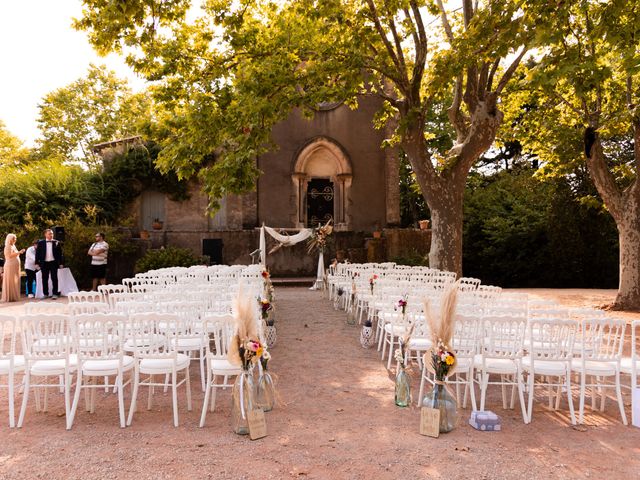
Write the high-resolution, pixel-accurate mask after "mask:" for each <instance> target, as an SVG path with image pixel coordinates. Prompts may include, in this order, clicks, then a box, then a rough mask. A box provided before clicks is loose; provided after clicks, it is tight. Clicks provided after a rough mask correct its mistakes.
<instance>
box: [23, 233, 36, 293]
mask: <svg viewBox="0 0 640 480" xmlns="http://www.w3.org/2000/svg"><path fill="white" fill-rule="evenodd" d="M36 245H38V240H34V241H33V243H32V244H31V246H30V247H29V248H27V254H26V255H25V257H24V271H25V272H26V273H27V288H26V289H25V291H26V293H27V297H29V298H33V297H35V296H36V270H37V269H38V267H37V265H36Z"/></svg>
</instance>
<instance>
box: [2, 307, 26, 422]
mask: <svg viewBox="0 0 640 480" xmlns="http://www.w3.org/2000/svg"><path fill="white" fill-rule="evenodd" d="M17 325H18V319H17V318H16V317H14V316H13V315H0V376H5V375H6V376H7V383H6V384H0V388H6V389H7V391H8V400H9V427H10V428H13V427H15V426H16V418H15V389H16V387H19V385H20V384H19V383H16V382H15V376H16V374H17V373H20V372H24V356H23V355H16V336H17V330H18V328H17Z"/></svg>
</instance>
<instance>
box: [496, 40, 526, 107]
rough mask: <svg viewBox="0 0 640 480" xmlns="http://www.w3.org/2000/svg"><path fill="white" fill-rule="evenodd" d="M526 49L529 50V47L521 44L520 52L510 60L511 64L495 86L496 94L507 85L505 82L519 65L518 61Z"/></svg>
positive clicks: (507, 81)
mask: <svg viewBox="0 0 640 480" xmlns="http://www.w3.org/2000/svg"><path fill="white" fill-rule="evenodd" d="M528 51H529V48H528V47H527V46H526V45H523V46H522V51H521V52H520V54H519V55H518V56H517V57H516V58H515V60H514V61H513V62H511V65H509V68H507V70H506V71H505V72H504V74H503V75H502V78H501V79H500V81H499V82H498V86H497V87H496V94H497V95H500V93H501V92H502V90H503V89H504V87H506V86H507V83H509V80H511V77H513V74H514V73H516V69H517V68H518V65H520V62H521V61H522V57H524V54H525V53H527V52H528Z"/></svg>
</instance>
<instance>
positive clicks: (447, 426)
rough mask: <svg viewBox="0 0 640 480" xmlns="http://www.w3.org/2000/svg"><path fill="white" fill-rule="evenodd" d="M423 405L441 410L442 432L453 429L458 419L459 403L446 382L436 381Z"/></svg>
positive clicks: (423, 400) (425, 397)
mask: <svg viewBox="0 0 640 480" xmlns="http://www.w3.org/2000/svg"><path fill="white" fill-rule="evenodd" d="M422 406H423V407H429V408H437V409H438V410H440V433H447V432H450V431H451V430H453V429H454V428H455V426H456V422H457V420H458V413H457V403H456V399H455V397H454V396H453V395H452V394H451V392H450V391H449V389H448V388H447V386H446V385H444V383H442V384H440V383H436V384H435V385H434V386H433V389H432V390H431V391H430V392H428V393H427V394H426V395H425V396H424V398H423V399H422Z"/></svg>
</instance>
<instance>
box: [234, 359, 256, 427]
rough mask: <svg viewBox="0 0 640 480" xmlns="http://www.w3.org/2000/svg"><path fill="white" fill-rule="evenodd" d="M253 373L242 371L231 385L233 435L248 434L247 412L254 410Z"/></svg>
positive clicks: (248, 370) (247, 370)
mask: <svg viewBox="0 0 640 480" xmlns="http://www.w3.org/2000/svg"><path fill="white" fill-rule="evenodd" d="M253 395H254V386H253V372H252V371H251V370H250V369H246V370H243V371H242V373H241V374H240V375H238V376H237V377H236V381H235V383H234V384H233V391H232V398H233V403H232V407H231V423H232V428H233V431H234V433H237V434H238V435H248V434H249V419H248V418H249V412H250V411H251V410H253V408H254V403H255V402H254V398H253Z"/></svg>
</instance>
